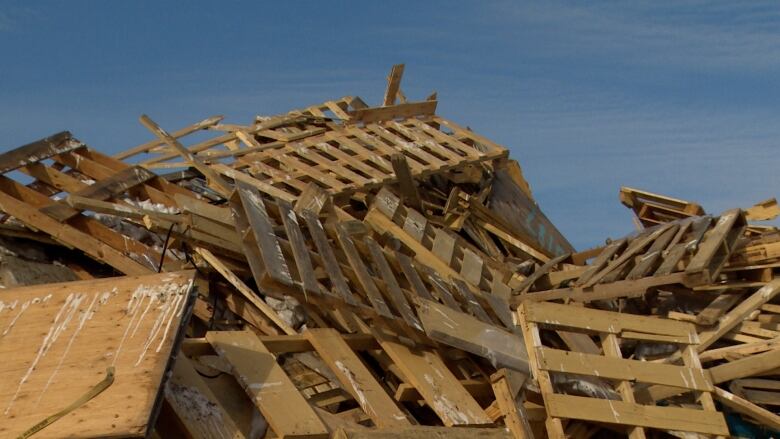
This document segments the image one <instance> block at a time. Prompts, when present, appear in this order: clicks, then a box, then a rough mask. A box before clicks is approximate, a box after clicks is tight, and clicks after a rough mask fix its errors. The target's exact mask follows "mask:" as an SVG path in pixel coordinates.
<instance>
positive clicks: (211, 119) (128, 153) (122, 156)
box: [114, 116, 224, 160]
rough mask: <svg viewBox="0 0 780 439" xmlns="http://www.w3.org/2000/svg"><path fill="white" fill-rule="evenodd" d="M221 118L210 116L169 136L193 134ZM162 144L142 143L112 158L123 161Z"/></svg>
mask: <svg viewBox="0 0 780 439" xmlns="http://www.w3.org/2000/svg"><path fill="white" fill-rule="evenodd" d="M223 118H224V117H223V116H212V117H209V118H208V119H203V120H202V121H200V122H197V123H194V124H192V125H190V126H188V127H185V128H182V129H180V130H178V131H174V132H173V133H172V134H171V136H172V137H174V138H176V139H178V138H179V137H184V136H186V135H187V134H190V133H194V132H195V131H198V130H202V129H206V128H208V127H210V126H213V125H216V124H217V123H219V122H220V121H221V120H222V119H223ZM164 144H165V142H164V141H162V140H159V139H156V140H152V141H150V142H146V143H144V144H142V145H138V146H136V147H134V148H130V149H128V150H125V151H122V152H120V153H118V154H116V155H115V156H114V158H115V159H117V160H124V159H126V158H128V157H132V156H134V155H136V154H141V153H143V152H147V151H149V150H150V149H152V148H154V147H156V146H160V145H164Z"/></svg>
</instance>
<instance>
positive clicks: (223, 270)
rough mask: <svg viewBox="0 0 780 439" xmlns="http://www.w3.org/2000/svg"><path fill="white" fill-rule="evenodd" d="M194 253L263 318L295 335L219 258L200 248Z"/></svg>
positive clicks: (295, 332) (292, 329)
mask: <svg viewBox="0 0 780 439" xmlns="http://www.w3.org/2000/svg"><path fill="white" fill-rule="evenodd" d="M195 252H196V253H197V254H199V255H200V256H201V257H202V258H203V259H205V260H206V262H208V263H209V265H211V266H212V267H214V269H215V270H217V272H218V273H219V274H221V275H222V277H224V278H225V280H227V281H228V282H230V284H231V285H233V287H235V289H236V290H238V292H239V293H241V295H242V296H243V297H244V299H246V300H247V301H248V302H249V303H251V304H252V305H254V306H255V307H256V308H257V309H258V310H260V311H261V312H262V313H263V314H265V316H266V317H268V319H270V320H271V321H272V322H274V323H275V324H276V325H277V326H278V327H279V328H280V329H281V330H282V331H284V332H285V334H297V331H296V330H295V329H294V328H292V327H291V326H290V325H289V324H287V322H285V321H284V320H282V319H281V318H280V317H279V315H278V314H277V313H276V311H274V309H273V308H271V307H270V306H269V305H268V304H267V303H265V302H264V301H263V300H261V299H260V298H259V297H258V296H257V294H256V293H255V292H254V291H252V290H251V289H250V288H249V287H248V286H247V285H246V284H245V283H244V282H243V281H242V280H241V279H239V278H238V276H236V275H235V274H234V273H233V272H232V271H230V269H229V268H228V267H227V266H225V264H224V263H222V261H220V260H219V258H217V257H216V256H214V254H213V253H211V252H210V251H208V250H207V249H205V248H202V247H197V248H195Z"/></svg>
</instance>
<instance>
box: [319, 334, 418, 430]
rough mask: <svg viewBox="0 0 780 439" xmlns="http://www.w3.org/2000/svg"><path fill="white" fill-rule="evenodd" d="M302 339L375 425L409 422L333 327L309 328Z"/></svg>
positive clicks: (387, 426) (393, 424) (386, 425)
mask: <svg viewBox="0 0 780 439" xmlns="http://www.w3.org/2000/svg"><path fill="white" fill-rule="evenodd" d="M306 338H307V339H308V340H309V342H311V344H312V346H314V349H315V350H316V351H317V353H318V354H319V355H320V357H321V358H322V360H323V361H325V363H327V365H328V367H330V369H331V370H332V371H333V373H334V374H335V375H336V378H338V380H339V382H341V385H342V386H343V388H344V389H345V390H346V391H347V392H349V394H350V395H352V397H353V398H355V400H356V401H357V402H358V404H360V407H361V408H362V409H363V411H364V412H365V413H366V414H367V415H368V416H369V417H370V418H371V420H372V421H374V424H376V426H377V427H380V428H394V427H395V428H397V427H404V426H409V425H411V423H410V422H409V420H408V419H407V418H406V415H405V414H404V412H403V411H401V409H399V408H398V406H397V405H396V404H395V402H394V401H393V399H392V398H390V395H388V394H387V392H386V391H385V389H384V388H383V387H382V386H381V385H380V384H379V382H377V380H376V379H375V378H374V376H373V375H372V374H371V372H370V371H369V370H368V369H367V368H366V366H365V365H364V364H363V362H362V361H361V360H360V358H358V356H357V355H355V352H354V351H353V350H352V348H350V347H349V345H348V344H347V342H345V341H344V339H343V338H342V337H341V334H339V333H338V332H337V331H336V330H335V329H331V328H322V329H309V330H308V331H306Z"/></svg>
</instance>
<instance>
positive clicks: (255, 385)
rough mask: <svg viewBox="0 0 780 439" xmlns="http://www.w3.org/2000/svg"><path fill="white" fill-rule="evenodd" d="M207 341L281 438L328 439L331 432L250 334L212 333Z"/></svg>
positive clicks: (238, 332) (263, 347)
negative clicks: (228, 366) (229, 365)
mask: <svg viewBox="0 0 780 439" xmlns="http://www.w3.org/2000/svg"><path fill="white" fill-rule="evenodd" d="M206 339H207V340H208V341H209V343H211V345H212V346H213V347H214V350H216V351H217V353H218V354H219V355H220V357H222V358H224V359H225V360H226V361H228V362H229V363H230V364H231V365H232V367H233V375H235V377H236V379H237V380H238V382H239V383H240V384H241V386H242V387H243V388H244V391H246V393H247V394H248V395H249V396H250V397H251V398H252V401H253V402H254V403H255V405H256V406H257V408H259V409H260V412H261V413H262V414H263V416H265V418H266V420H267V421H268V423H269V425H271V428H273V430H274V433H276V434H277V436H279V437H281V438H287V437H290V438H292V437H304V438H326V437H328V431H327V429H326V428H325V425H324V424H323V423H322V421H321V420H320V418H319V417H317V414H316V413H314V410H313V409H312V408H311V406H309V403H308V402H306V400H305V399H304V398H303V395H301V394H300V392H298V389H296V388H295V385H293V383H292V381H290V378H289V377H288V376H287V374H286V373H285V372H284V370H283V369H282V368H281V367H280V366H279V365H278V364H277V363H276V358H275V357H274V356H273V354H271V353H270V352H269V351H268V349H266V348H265V346H263V343H262V342H261V341H260V340H259V339H258V338H257V336H256V335H254V334H253V333H251V332H242V331H216V332H214V331H212V332H208V333H207V334H206Z"/></svg>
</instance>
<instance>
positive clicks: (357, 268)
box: [336, 222, 394, 319]
mask: <svg viewBox="0 0 780 439" xmlns="http://www.w3.org/2000/svg"><path fill="white" fill-rule="evenodd" d="M356 223H357V224H359V225H361V226H362V225H363V223H361V222H356ZM348 224H349V223H341V224H339V225H338V226H337V227H336V235H337V237H338V239H339V243H340V244H341V249H342V251H343V252H344V254H345V255H346V256H347V261H348V262H349V265H350V266H351V267H352V270H353V271H354V272H355V277H357V280H358V283H359V284H360V286H361V287H362V288H363V292H365V294H366V296H367V297H368V301H369V302H371V306H373V307H374V309H375V310H376V312H377V313H378V314H379V315H380V316H382V317H387V318H391V319H392V318H394V316H393V313H392V312H391V311H390V307H389V306H387V303H385V299H384V297H383V296H382V293H380V292H379V289H378V288H377V286H376V284H375V283H374V280H373V278H372V276H371V273H369V271H368V268H367V267H366V264H365V262H364V261H363V257H362V256H361V255H360V253H358V250H357V248H356V247H355V243H354V242H353V241H352V238H351V237H350V236H349V232H348V231H347V225H348Z"/></svg>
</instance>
